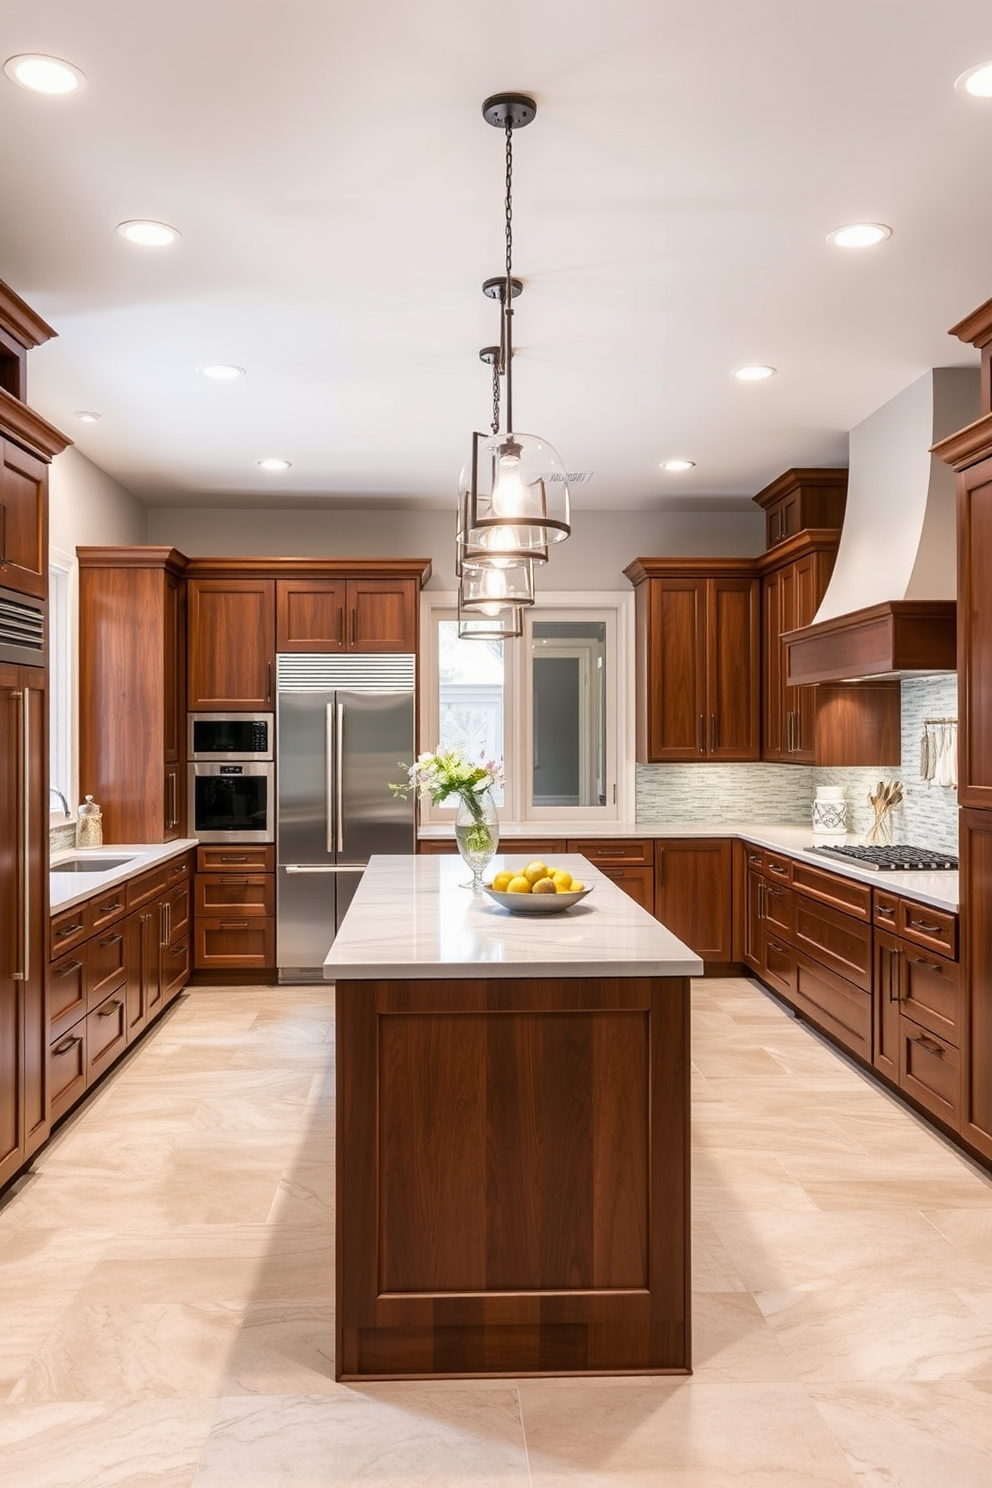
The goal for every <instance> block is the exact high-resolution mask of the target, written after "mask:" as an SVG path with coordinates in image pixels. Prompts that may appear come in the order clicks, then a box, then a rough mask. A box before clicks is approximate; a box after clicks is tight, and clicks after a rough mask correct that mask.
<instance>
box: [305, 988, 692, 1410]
mask: <svg viewBox="0 0 992 1488" xmlns="http://www.w3.org/2000/svg"><path fill="white" fill-rule="evenodd" d="M336 1022H337V1112H338V1116H337V1353H336V1365H335V1368H336V1377H337V1378H338V1379H341V1380H368V1379H376V1378H378V1379H384V1378H386V1379H398V1378H441V1377H449V1378H450V1377H469V1376H473V1375H476V1376H499V1375H507V1376H514V1375H516V1376H519V1375H542V1374H614V1373H616V1374H620V1373H638V1374H649V1373H681V1374H684V1373H688V1372H689V1369H690V1336H689V1321H690V1309H689V1152H688V1144H689V983H688V980H687V979H686V978H680V977H668V978H655V977H639V976H628V977H624V976H618V977H614V978H574V979H573V978H561V979H558V978H522V977H519V978H510V977H508V978H503V979H495V978H493V979H489V978H479V979H472V980H467V979H465V980H460V979H457V978H453V979H438V980H395V981H393V980H390V981H372V980H355V981H348V980H342V981H339V982H338V983H337V993H336Z"/></svg>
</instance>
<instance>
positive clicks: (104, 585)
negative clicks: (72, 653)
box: [77, 547, 186, 842]
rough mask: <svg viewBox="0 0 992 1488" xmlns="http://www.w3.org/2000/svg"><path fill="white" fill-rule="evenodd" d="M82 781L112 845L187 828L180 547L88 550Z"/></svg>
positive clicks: (84, 556)
mask: <svg viewBox="0 0 992 1488" xmlns="http://www.w3.org/2000/svg"><path fill="white" fill-rule="evenodd" d="M77 553H78V557H79V684H80V685H79V698H80V702H79V784H80V789H81V790H82V791H84V792H89V794H91V795H92V796H94V797H95V798H96V800H97V801H99V802H100V805H101V807H102V809H103V819H104V836H105V838H106V840H107V841H108V842H169V841H172V840H173V839H175V838H177V837H181V836H182V835H183V834H184V831H185V825H184V811H183V799H184V794H185V792H184V779H183V776H184V771H183V769H182V764H183V761H184V759H185V727H186V707H185V685H184V684H185V666H184V661H185V652H186V645H185V636H186V624H185V622H186V605H185V600H184V592H183V578H182V575H183V570H184V568H185V565H186V560H185V558H183V556H182V555H181V554H180V553H177V552H176V551H175V549H173V548H155V547H148V548H79V549H77Z"/></svg>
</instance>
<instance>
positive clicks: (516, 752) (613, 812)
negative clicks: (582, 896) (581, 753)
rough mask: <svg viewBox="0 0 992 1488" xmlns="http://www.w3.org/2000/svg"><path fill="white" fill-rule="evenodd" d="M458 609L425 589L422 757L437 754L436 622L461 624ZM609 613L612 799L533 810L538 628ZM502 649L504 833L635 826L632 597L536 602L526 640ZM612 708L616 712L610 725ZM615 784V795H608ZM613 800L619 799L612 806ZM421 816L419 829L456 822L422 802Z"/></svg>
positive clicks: (570, 594) (605, 593)
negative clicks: (530, 780) (532, 661)
mask: <svg viewBox="0 0 992 1488" xmlns="http://www.w3.org/2000/svg"><path fill="white" fill-rule="evenodd" d="M457 606H458V597H457V595H456V594H455V593H452V592H449V591H441V590H425V591H423V592H422V594H421V627H420V634H421V665H420V678H419V700H420V708H419V715H420V716H419V727H418V736H419V739H420V744H419V749H420V751H421V752H423V751H425V750H433V749H435V748H436V747H437V744H438V738H437V729H438V717H439V708H440V682H439V678H438V647H437V622H438V621H439V620H454V619H456V618H457V613H458V609H457ZM604 611H605V612H607V616H606V618H607V772H608V773H607V800H606V802H605V804H604V805H602V806H534V805H533V804H529V803H528V801H527V800H525V795H528V796H529V790H527V789H526V788H525V786H524V785H523V784H522V782H524V780H525V779H526V778H527V772H528V771H529V770H530V769H531V755H530V746H529V743H528V741H529V739H530V738H532V720H531V710H532V697H531V688H530V686H528V681H529V678H530V676H531V672H530V667H529V664H528V658H529V656H530V655H531V654H532V652H531V647H532V635H533V624H534V621H535V620H536V621H541V620H551V621H558V620H562V621H564V620H599V619H603V618H604V614H603V612H604ZM503 646H504V666H505V670H504V719H505V731H504V741H503V748H504V765H505V767H506V776H507V784H506V794H505V799H504V804H503V805H502V806H501V807H500V823H501V827H502V829H503V830H504V831H506V830H508V829H512V828H513V827H520V828H522V829H524V830H529V829H531V828H533V827H535V826H538V825H540V826H544V827H548V826H554V825H555V824H556V823H558V824H561V825H565V824H568V823H575V824H576V826H577V827H579V828H583V827H595V826H598V825H600V824H601V825H603V826H618V825H619V824H621V823H630V822H632V821H633V820H634V812H635V800H636V775H635V758H634V744H635V729H634V702H635V699H634V595H633V593H630V594H625V593H623V592H622V591H619V590H613V589H608V590H595V591H588V592H581V593H579V592H575V591H571V590H550V591H545V592H542V593H541V594H540V596H539V598H538V600H537V603H536V604H534V605H532V606H529V607H528V608H527V609H526V610H525V612H524V634H523V635H522V636H521V637H520V638H519V640H518V641H505V642H504V643H503ZM524 648H526V649H524ZM611 701H612V704H613V710H614V711H615V717H614V718H613V719H612V720H611V719H610V712H611ZM611 721H612V728H611V726H610V724H611ZM611 774H612V777H613V778H612V781H611V780H610V775H611ZM611 784H612V785H613V787H614V790H613V791H611V790H610V789H609V786H610V785H611ZM611 795H614V796H615V799H613V800H611V799H610V796H611ZM419 813H420V824H421V825H422V826H424V827H427V826H438V825H442V824H443V825H449V826H450V825H451V823H452V821H453V820H454V812H453V810H452V808H451V807H445V806H435V805H434V804H433V803H432V802H431V801H424V800H422V801H420V803H419Z"/></svg>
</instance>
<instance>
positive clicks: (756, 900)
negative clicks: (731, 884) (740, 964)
mask: <svg viewBox="0 0 992 1488" xmlns="http://www.w3.org/2000/svg"><path fill="white" fill-rule="evenodd" d="M745 862H746V865H747V868H746V877H745V880H744V962H745V964H746V965H747V966H750V968H751V970H752V971H756V972H759V973H760V971H761V969H762V966H763V964H764V935H763V926H762V910H763V908H764V905H763V902H762V901H763V899H764V886H765V879H764V874H763V871H762V869H763V865H764V857H763V855H762V854H761V853H760V852H759V851H757V850H756V849H753V848H749V849H748V850H747V854H746V858H745Z"/></svg>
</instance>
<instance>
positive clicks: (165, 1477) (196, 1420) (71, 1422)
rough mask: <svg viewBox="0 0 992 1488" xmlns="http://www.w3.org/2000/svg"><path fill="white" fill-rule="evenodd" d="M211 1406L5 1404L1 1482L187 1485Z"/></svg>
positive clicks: (107, 1487)
mask: <svg viewBox="0 0 992 1488" xmlns="http://www.w3.org/2000/svg"><path fill="white" fill-rule="evenodd" d="M214 1409H215V1406H214V1402H213V1401H209V1400H143V1401H137V1402H135V1401H127V1402H124V1403H111V1404H105V1403H103V1402H100V1403H89V1402H82V1403H80V1402H74V1403H71V1404H55V1405H21V1406H5V1407H4V1408H3V1409H0V1464H2V1468H0V1471H2V1473H3V1481H4V1483H5V1484H8V1483H9V1484H10V1488H190V1485H191V1483H192V1482H193V1475H194V1473H195V1471H196V1464H197V1462H198V1461H199V1457H200V1453H201V1451H202V1450H203V1444H204V1442H205V1441H206V1438H207V1433H208V1432H209V1430H210V1423H211V1420H212V1418H213V1414H214ZM266 1488H268V1485H266Z"/></svg>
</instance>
